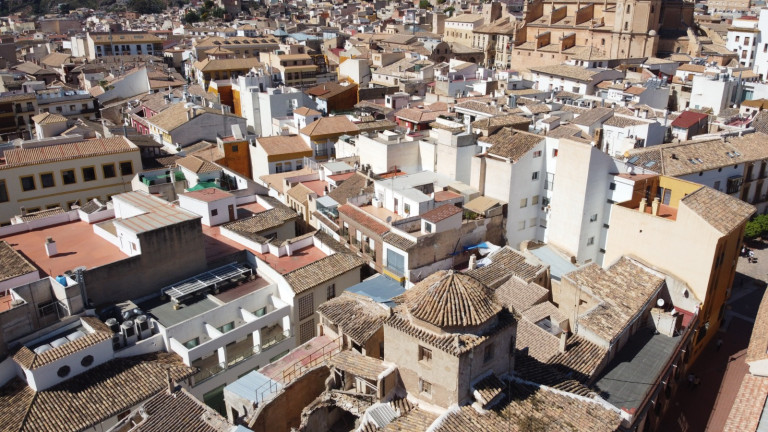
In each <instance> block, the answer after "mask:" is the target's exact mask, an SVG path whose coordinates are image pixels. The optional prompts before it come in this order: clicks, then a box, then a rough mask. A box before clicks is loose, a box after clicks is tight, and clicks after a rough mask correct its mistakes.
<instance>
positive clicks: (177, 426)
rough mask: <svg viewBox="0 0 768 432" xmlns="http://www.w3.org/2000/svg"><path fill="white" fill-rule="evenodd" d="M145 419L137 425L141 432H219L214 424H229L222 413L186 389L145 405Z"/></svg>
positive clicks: (167, 394) (155, 398) (165, 393)
mask: <svg viewBox="0 0 768 432" xmlns="http://www.w3.org/2000/svg"><path fill="white" fill-rule="evenodd" d="M142 410H143V414H144V415H145V416H146V419H145V420H143V421H142V422H140V423H139V424H138V425H137V426H136V430H139V431H141V432H220V431H221V429H220V428H218V427H214V426H213V425H214V424H218V425H223V424H226V419H225V418H224V417H222V416H221V415H220V414H219V413H217V412H216V411H214V410H213V409H211V408H210V407H208V406H206V405H205V404H203V403H201V402H200V401H198V400H197V399H195V397H194V396H192V395H190V394H189V393H187V392H186V391H185V390H180V391H176V392H174V393H173V394H171V393H168V392H167V391H165V392H162V393H159V394H158V395H157V396H155V397H153V398H152V399H150V400H148V401H147V402H145V403H144V405H143V406H142Z"/></svg>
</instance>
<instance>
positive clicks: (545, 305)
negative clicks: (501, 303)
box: [521, 301, 568, 324]
mask: <svg viewBox="0 0 768 432" xmlns="http://www.w3.org/2000/svg"><path fill="white" fill-rule="evenodd" d="M521 314H522V315H523V317H524V318H525V319H527V320H528V321H530V322H532V323H534V324H535V323H537V322H539V321H541V320H543V319H545V318H550V319H551V320H552V321H554V322H563V321H565V320H567V319H568V317H566V316H565V315H564V314H563V313H562V312H560V310H559V309H558V308H557V306H555V305H554V304H552V303H550V302H548V301H545V302H541V303H537V304H535V305H533V306H531V307H530V308H528V309H526V310H524V311H522V312H521Z"/></svg>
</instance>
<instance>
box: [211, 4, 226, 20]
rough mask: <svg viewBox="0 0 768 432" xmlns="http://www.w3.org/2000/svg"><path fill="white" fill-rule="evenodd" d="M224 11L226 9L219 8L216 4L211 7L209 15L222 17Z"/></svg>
mask: <svg viewBox="0 0 768 432" xmlns="http://www.w3.org/2000/svg"><path fill="white" fill-rule="evenodd" d="M226 12H227V11H225V10H224V8H220V7H218V6H217V7H215V8H213V9H211V16H213V17H214V18H224V14H225V13H226Z"/></svg>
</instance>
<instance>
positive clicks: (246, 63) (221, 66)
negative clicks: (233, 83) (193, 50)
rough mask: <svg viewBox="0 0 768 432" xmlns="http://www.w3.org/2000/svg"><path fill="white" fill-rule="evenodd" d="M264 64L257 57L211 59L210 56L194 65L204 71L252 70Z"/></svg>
mask: <svg viewBox="0 0 768 432" xmlns="http://www.w3.org/2000/svg"><path fill="white" fill-rule="evenodd" d="M261 66H262V64H261V62H260V61H259V59H258V58H256V57H246V58H231V59H215V60H213V59H211V58H210V57H208V58H206V59H204V60H201V61H197V62H195V63H194V65H193V67H194V68H195V69H197V70H199V71H202V72H216V71H232V70H250V69H252V68H259V67H261Z"/></svg>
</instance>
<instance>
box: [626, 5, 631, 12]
mask: <svg viewBox="0 0 768 432" xmlns="http://www.w3.org/2000/svg"><path fill="white" fill-rule="evenodd" d="M630 7H631V6H630V5H627V13H629V9H630Z"/></svg>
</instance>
